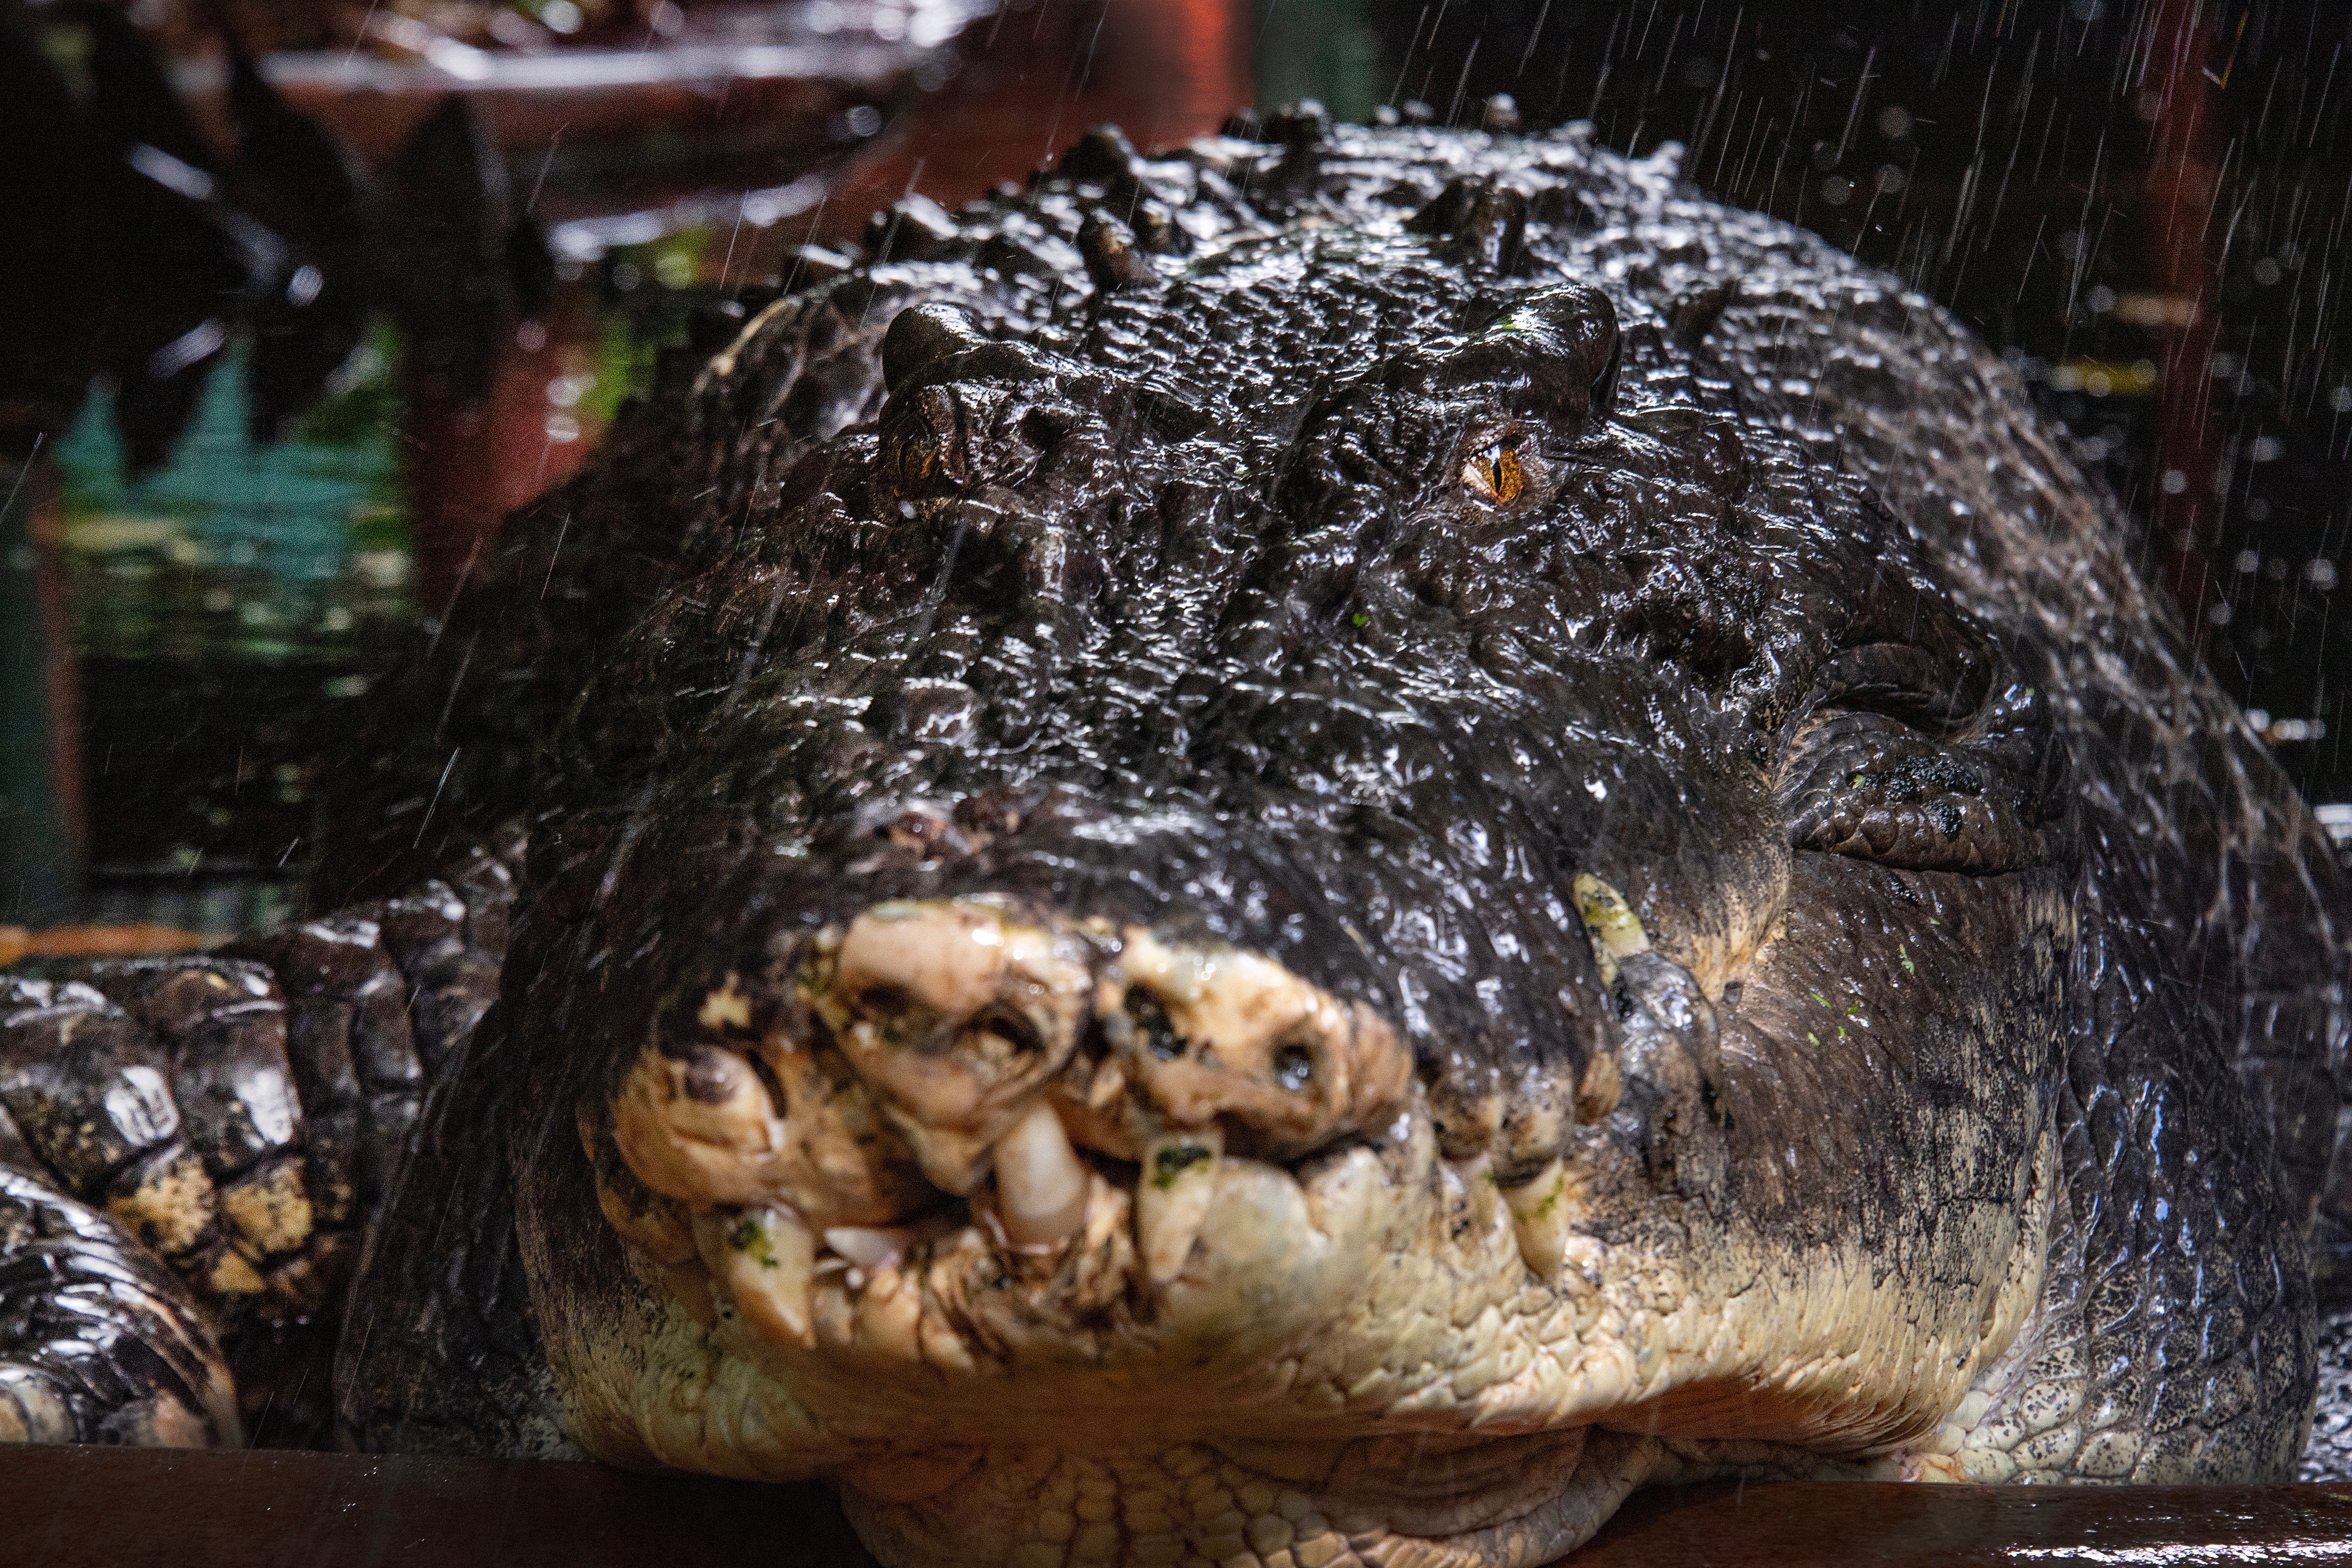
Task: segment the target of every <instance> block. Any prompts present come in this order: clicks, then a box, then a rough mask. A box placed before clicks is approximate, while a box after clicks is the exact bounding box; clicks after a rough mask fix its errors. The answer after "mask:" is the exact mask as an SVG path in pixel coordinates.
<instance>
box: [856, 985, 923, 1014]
mask: <svg viewBox="0 0 2352 1568" xmlns="http://www.w3.org/2000/svg"><path fill="white" fill-rule="evenodd" d="M914 1002H915V998H914V995H913V994H912V993H910V992H909V991H908V989H907V988H906V987H905V986H903V985H899V984H893V983H891V982H888V981H885V982H883V983H882V984H879V985H869V986H867V987H866V989H865V990H863V991H861V992H859V993H858V994H857V1005H858V1006H859V1007H860V1008H862V1009H864V1010H865V1011H866V1012H868V1013H876V1014H884V1015H895V1014H899V1013H904V1012H905V1011H906V1010H907V1009H908V1007H911V1006H913V1005H914Z"/></svg>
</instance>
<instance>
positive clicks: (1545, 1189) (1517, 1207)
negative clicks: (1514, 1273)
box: [1503, 1160, 1569, 1285]
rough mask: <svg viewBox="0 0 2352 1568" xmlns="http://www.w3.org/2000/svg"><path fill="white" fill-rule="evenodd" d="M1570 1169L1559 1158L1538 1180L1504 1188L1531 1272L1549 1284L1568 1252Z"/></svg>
mask: <svg viewBox="0 0 2352 1568" xmlns="http://www.w3.org/2000/svg"><path fill="white" fill-rule="evenodd" d="M1568 1199H1569V1194H1568V1171H1567V1168H1566V1167H1565V1166H1564V1165H1562V1164H1561V1163H1560V1162H1559V1161H1558V1160H1554V1161H1553V1162H1551V1163H1549V1164H1548V1165H1546V1166H1545V1167H1544V1168H1543V1169H1542V1170H1541V1171H1538V1172H1537V1173H1536V1178H1535V1180H1533V1181H1531V1182H1528V1183H1526V1184H1522V1185H1519V1186H1516V1187H1505V1188H1504V1189H1503V1203H1504V1205H1505V1206H1507V1208H1509V1209H1510V1211H1511V1229H1512V1231H1513V1232H1514V1233H1515V1234H1517V1237H1518V1238H1519V1257H1520V1258H1523V1259H1524V1260H1525V1261H1526V1263H1527V1266H1528V1273H1530V1274H1533V1275H1534V1276H1535V1277H1536V1278H1537V1279H1540V1280H1542V1281H1543V1282H1544V1283H1545V1284H1547V1285H1549V1284H1550V1283H1552V1282H1553V1281H1554V1280H1556V1279H1559V1266H1560V1263H1561V1261H1562V1260H1563V1259H1564V1258H1566V1257H1567V1256H1568V1209H1569V1201H1568Z"/></svg>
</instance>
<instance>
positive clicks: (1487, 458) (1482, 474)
mask: <svg viewBox="0 0 2352 1568" xmlns="http://www.w3.org/2000/svg"><path fill="white" fill-rule="evenodd" d="M1462 478H1463V480H1464V482H1465V483H1466V484H1467V485H1468V486H1469V487H1470V488H1471V489H1473V490H1474V491H1475V492H1476V493H1477V494H1478V495H1479V496H1480V497H1481V498H1482V499H1484V500H1488V501H1491V502H1493V503H1494V504H1495V505H1496V506H1500V505H1502V504H1503V503H1504V502H1506V501H1508V500H1515V499H1516V498H1517V496H1518V493H1519V492H1520V491H1521V490H1523V489H1527V488H1528V475H1527V470H1526V469H1525V468H1521V467H1520V466H1519V455H1518V454H1517V452H1514V451H1513V450H1511V448H1509V447H1506V446H1504V445H1503V444H1502V443H1500V442H1496V444H1495V445H1494V446H1492V447H1487V448H1486V450H1485V451H1483V452H1480V453H1479V454H1477V455H1476V456H1475V457H1474V458H1471V459H1470V461H1469V462H1468V463H1467V464H1465V465H1464V467H1463V470H1462Z"/></svg>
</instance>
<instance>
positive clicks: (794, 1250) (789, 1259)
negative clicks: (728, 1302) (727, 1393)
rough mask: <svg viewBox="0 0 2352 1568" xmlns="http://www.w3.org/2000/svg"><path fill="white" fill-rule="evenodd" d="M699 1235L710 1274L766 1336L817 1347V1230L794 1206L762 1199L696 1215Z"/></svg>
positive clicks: (699, 1247) (698, 1238)
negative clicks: (813, 1295) (813, 1290)
mask: <svg viewBox="0 0 2352 1568" xmlns="http://www.w3.org/2000/svg"><path fill="white" fill-rule="evenodd" d="M694 1240H695V1245H696V1247H697V1248H698V1250H699V1251H700V1252H701V1254H702V1261H703V1265H704V1267H706V1268H709V1270H710V1278H711V1279H712V1281H713V1282H714V1283H716V1284H717V1285H719V1287H720V1288H721V1289H723V1290H724V1291H725V1293H726V1295H727V1296H728V1297H729V1298H730V1299H732V1300H733V1301H734V1303H735V1310H736V1311H738V1312H739V1313H740V1314H741V1315H742V1317H743V1321H745V1322H747V1323H749V1324H750V1325H751V1329H752V1330H753V1331H754V1332H756V1333H758V1334H760V1335H761V1337H763V1338H766V1339H771V1340H775V1341H777V1342H781V1343H784V1344H794V1345H800V1346H803V1347H814V1345H815V1343H816V1331H815V1316H814V1312H813V1311H812V1310H811V1305H810V1277H811V1275H812V1274H813V1273H814V1271H815V1268H816V1234H815V1232H814V1231H812V1230H810V1229H809V1227H808V1226H805V1225H803V1224H802V1223H801V1219H800V1216H799V1215H795V1214H793V1212H792V1211H791V1210H790V1209H787V1208H782V1207H779V1206H775V1205H765V1204H762V1205H755V1206H752V1207H750V1208H745V1209H740V1210H738V1211H736V1212H734V1213H731V1214H730V1213H708V1214H699V1215H695V1217H694Z"/></svg>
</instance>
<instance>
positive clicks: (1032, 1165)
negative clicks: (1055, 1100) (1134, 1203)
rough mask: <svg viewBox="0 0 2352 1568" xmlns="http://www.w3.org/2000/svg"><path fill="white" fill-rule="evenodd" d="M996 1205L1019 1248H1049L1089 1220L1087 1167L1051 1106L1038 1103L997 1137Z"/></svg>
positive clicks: (1008, 1233)
mask: <svg viewBox="0 0 2352 1568" xmlns="http://www.w3.org/2000/svg"><path fill="white" fill-rule="evenodd" d="M995 1165H996V1206H997V1212H998V1217H999V1218H1000V1219H1001V1220H1002V1221H1003V1225H1004V1234H1005V1237H1007V1238H1008V1239H1009V1240H1011V1241H1012V1243H1013V1245H1014V1246H1015V1247H1050V1246H1052V1245H1054V1244H1055V1243H1057V1242H1060V1241H1063V1240H1066V1239H1067V1238H1068V1237H1071V1236H1072V1235H1075V1234H1076V1231H1077V1229H1078V1227H1079V1226H1083V1225H1084V1224H1085V1223H1086V1218H1087V1168H1086V1166H1085V1165H1083V1164H1081V1163H1079V1162H1078V1156H1077V1153H1076V1151H1075V1150H1073V1149H1072V1148H1071V1147H1070V1135H1069V1134H1068V1133H1066V1132H1065V1131H1062V1119H1061V1118H1060V1117H1058V1116H1056V1115H1055V1114H1054V1109H1053V1107H1051V1106H1049V1105H1037V1106H1033V1107H1032V1108H1031V1109H1030V1110H1029V1113H1028V1114H1027V1115H1025V1116H1024V1117H1023V1118H1022V1119H1021V1120H1020V1121H1016V1122H1014V1123H1013V1131H1010V1132H1007V1133H1006V1134H1005V1135H1004V1136H1003V1137H1002V1138H1000V1139H998V1140H997V1141H996V1150H995Z"/></svg>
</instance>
